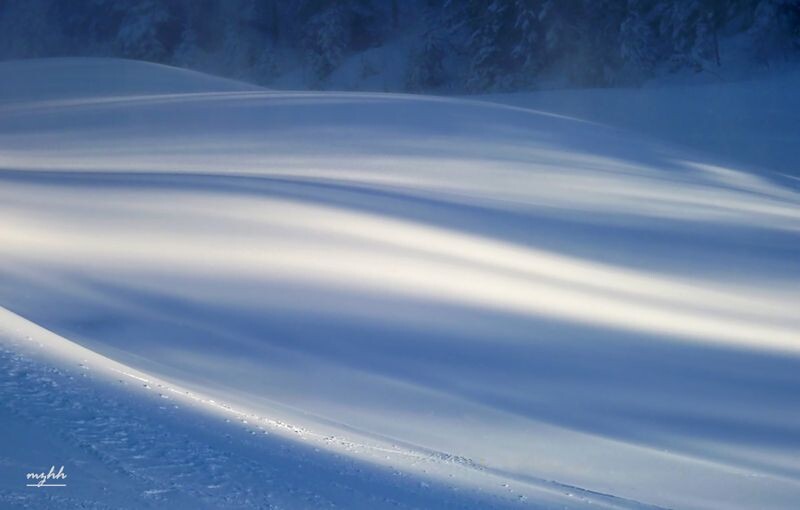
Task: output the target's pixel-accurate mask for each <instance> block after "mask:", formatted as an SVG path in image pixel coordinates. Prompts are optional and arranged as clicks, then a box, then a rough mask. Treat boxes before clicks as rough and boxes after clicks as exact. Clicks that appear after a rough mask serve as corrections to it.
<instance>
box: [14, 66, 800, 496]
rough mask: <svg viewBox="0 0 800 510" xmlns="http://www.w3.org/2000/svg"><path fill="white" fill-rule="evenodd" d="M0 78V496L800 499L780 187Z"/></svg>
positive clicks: (445, 121) (175, 82)
mask: <svg viewBox="0 0 800 510" xmlns="http://www.w3.org/2000/svg"><path fill="white" fill-rule="evenodd" d="M0 81H2V82H3V83H2V85H0V92H1V94H0V305H1V306H2V307H3V309H2V310H0V354H1V355H0V368H2V371H1V372H0V388H2V393H0V396H2V398H0V427H3V428H2V430H0V434H1V435H0V438H2V439H0V474H1V475H2V479H0V507H3V508H5V507H8V506H11V507H12V508H13V507H23V508H28V507H29V508H42V507H44V508H47V507H53V508H84V507H89V508H120V507H122V508H124V507H129V508H141V507H149V506H152V507H154V508H163V507H165V505H167V506H168V507H170V508H183V507H185V508H203V507H208V508H251V507H253V508H318V507H322V508H325V507H333V506H336V507H340V508H381V507H398V506H399V507H401V508H650V507H659V508H686V509H711V508H727V509H736V508H742V509H744V508H763V509H768V508H786V509H789V508H796V506H797V502H798V501H800V376H798V374H800V313H798V309H799V308H800V285H798V283H799V282H800V242H798V241H800V193H798V191H797V183H796V180H795V179H793V178H792V177H790V176H785V175H781V174H780V173H776V172H771V171H770V172H767V171H766V170H765V171H764V172H758V171H747V172H745V171H742V170H741V169H740V168H738V167H737V166H736V165H735V164H733V163H731V158H730V157H726V158H722V157H716V156H713V155H710V154H713V151H712V152H711V153H709V154H708V155H707V154H705V153H704V152H703V151H701V150H698V149H697V148H693V149H682V148H680V146H679V145H671V144H670V143H668V142H665V141H663V140H661V139H659V137H658V136H655V135H654V134H653V132H651V133H650V134H649V135H647V136H645V135H640V134H638V133H634V132H630V131H625V130H623V129H621V128H619V127H615V126H611V125H607V124H602V123H598V122H597V121H596V119H595V120H594V121H587V120H582V119H581V118H580V116H579V115H578V114H577V113H575V114H574V115H576V116H575V117H573V116H566V115H561V114H553V113H542V112H539V111H535V110H531V109H528V108H524V107H519V106H513V105H501V104H496V103H489V102H480V101H473V100H466V99H449V98H434V97H423V96H406V95H392V94H362V93H314V92H303V93H301V92H275V91H265V90H261V89H255V88H253V87H249V86H246V85H243V84H238V83H235V82H230V81H225V80H218V79H215V78H210V77H206V76H203V75H198V74H196V73H189V72H185V71H180V70H176V69H172V68H168V67H164V66H156V65H148V64H142V63H136V62H125V61H114V60H92V59H65V60H43V61H28V62H7V63H3V64H0ZM756 86H757V84H754V87H756ZM726 87H727V86H724V85H720V86H719V88H720V90H724V91H726V93H732V92H730V91H731V90H732V89H728V88H726ZM795 90H796V87H795ZM753 93H755V92H753V91H752V90H750V89H748V94H753ZM576 94H577V92H576ZM675 100H676V104H678V103H679V100H680V98H676V99H675ZM631 108H635V105H631ZM697 115H698V116H699V117H702V112H698V113H697ZM686 122H692V119H686ZM778 125H780V123H778ZM747 126H748V125H747V123H746V122H744V121H743V123H742V124H737V130H738V131H744V130H745V129H747ZM751 128H752V129H753V134H754V136H756V135H757V136H758V137H759V139H763V140H765V142H764V143H767V141H769V140H770V135H771V136H774V137H776V138H780V137H781V136H782V134H781V132H779V131H777V132H772V133H770V132H769V129H770V126H769V125H766V126H765V125H764V124H763V123H757V124H754V125H752V126H751ZM676 129H680V127H678V126H677V125H676ZM662 138H669V137H662ZM776 147H783V148H784V149H786V147H787V145H786V144H785V143H783V142H781V143H779V144H776ZM786 150H787V153H785V154H783V155H781V161H782V162H787V161H788V162H792V161H794V163H792V164H797V162H798V161H797V160H798V159H800V158H798V154H797V153H796V152H794V153H793V152H792V151H789V150H788V149H786ZM751 163H752V162H747V165H746V167H747V168H749V169H752V168H754V166H753V165H752V164H751ZM756 170H757V168H756ZM226 420H227V421H226ZM51 464H57V465H61V464H64V465H65V469H66V470H67V472H68V473H71V477H70V482H71V483H70V484H68V486H67V487H64V488H60V489H59V488H50V489H41V488H40V489H30V488H26V487H25V483H26V482H25V479H24V476H25V473H27V472H30V471H34V470H41V469H45V468H47V467H49V466H50V465H51ZM70 470H71V471H70ZM32 491H33V492H32ZM56 491H60V492H56ZM81 505H84V506H81Z"/></svg>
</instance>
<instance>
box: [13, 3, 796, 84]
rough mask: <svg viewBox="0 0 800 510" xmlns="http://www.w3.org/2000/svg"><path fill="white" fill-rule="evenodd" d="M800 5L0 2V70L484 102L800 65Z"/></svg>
mask: <svg viewBox="0 0 800 510" xmlns="http://www.w3.org/2000/svg"><path fill="white" fill-rule="evenodd" d="M798 53H800V0H757V1H754V0H728V1H721V0H677V1H663V0H460V1H459V0H406V1H403V0H297V1H278V0H0V58H3V59H11V58H28V57H50V56H113V57H124V58H132V59H143V60H149V61H154V62H160V63H166V64H171V65H178V66H183V67H189V68H194V69H199V70H202V71H208V72H212V73H216V74H221V75H226V76H231V77H236V78H243V79H248V80H251V81H255V82H258V83H262V84H283V85H287V86H293V87H308V88H317V87H321V88H336V87H339V88H352V87H361V86H364V87H366V88H383V89H387V90H411V91H458V92H484V91H505V90H523V89H531V88H537V87H541V86H551V87H552V86H557V87H562V86H595V87H596V86H616V85H630V84H637V83H641V82H643V81H645V80H648V79H650V78H653V77H659V76H665V75H671V74H703V75H707V76H709V77H715V76H722V75H723V74H724V73H725V72H728V70H730V69H751V68H758V67H760V68H767V67H769V66H776V65H782V63H786V62H792V61H794V60H796V59H797V58H798Z"/></svg>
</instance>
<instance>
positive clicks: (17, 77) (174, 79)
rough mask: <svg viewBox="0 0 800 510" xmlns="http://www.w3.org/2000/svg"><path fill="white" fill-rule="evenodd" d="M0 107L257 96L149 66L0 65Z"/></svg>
mask: <svg viewBox="0 0 800 510" xmlns="http://www.w3.org/2000/svg"><path fill="white" fill-rule="evenodd" d="M0 76H2V77H3V79H2V80H0V101H2V102H4V103H9V102H20V101H42V100H55V99H79V98H92V97H94V98H96V97H109V96H121V95H143V94H185V93H192V92H230V91H244V90H259V89H260V88H259V87H256V86H255V85H248V84H245V83H241V82H237V81H234V80H228V79H225V78H218V77H215V76H209V75H207V74H202V73H198V72H195V71H190V70H188V69H180V68H177V67H170V66H166V65H162V64H154V63H151V62H140V61H136V60H120V59H111V58H54V59H34V60H12V61H7V62H0Z"/></svg>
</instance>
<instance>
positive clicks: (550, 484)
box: [112, 369, 671, 510]
mask: <svg viewBox="0 0 800 510" xmlns="http://www.w3.org/2000/svg"><path fill="white" fill-rule="evenodd" d="M112 370H114V372H117V373H119V374H121V375H124V376H127V377H130V378H132V379H134V380H137V381H139V382H142V383H144V385H145V387H146V389H151V388H152V387H151V386H149V385H150V381H149V380H148V379H146V378H143V377H139V376H137V375H135V374H132V373H130V372H126V371H124V370H118V369H112ZM156 386H157V387H158V388H159V389H162V390H164V391H168V392H171V393H174V394H176V395H179V396H180V397H182V398H186V399H190V400H192V401H194V402H195V403H197V404H200V405H203V406H209V407H212V408H216V409H217V410H219V411H222V412H223V413H229V414H231V415H233V416H235V417H236V418H238V419H239V421H240V422H241V424H243V425H246V426H249V425H253V424H255V428H256V429H258V430H259V431H261V432H264V433H267V430H266V428H265V426H266V427H270V428H271V429H273V430H276V431H282V432H284V433H289V434H294V435H296V436H299V437H300V438H301V439H309V440H312V441H321V442H323V443H325V444H326V445H328V447H329V448H332V447H339V448H341V449H344V450H349V451H353V450H369V451H372V452H379V453H390V454H395V455H403V456H406V457H409V458H413V459H416V460H417V461H422V462H436V463H450V464H457V465H459V466H460V467H463V468H466V469H472V470H476V471H483V472H486V473H491V474H494V475H497V476H499V477H502V478H507V479H512V480H514V481H516V482H519V483H524V484H527V485H531V486H534V487H536V488H540V489H551V490H552V489H555V490H558V491H560V492H563V493H564V494H566V495H568V496H570V497H575V495H576V493H577V494H578V495H579V496H583V497H584V498H587V499H594V498H600V499H602V500H607V501H609V502H618V503H622V504H625V505H634V506H635V507H636V508H640V509H642V510H645V509H649V510H671V509H670V508H668V507H662V506H658V505H653V504H649V503H644V502H641V501H637V500H635V499H629V498H624V497H620V496H616V495H614V494H608V493H605V492H600V491H595V490H592V489H586V488H584V487H580V486H577V485H572V484H568V483H563V482H559V481H557V480H548V479H545V478H539V477H533V476H526V475H520V474H516V473H510V472H507V471H504V470H501V469H496V468H492V467H491V466H487V465H485V464H482V463H479V462H477V461H475V460H473V459H471V458H469V457H465V456H462V455H456V454H452V453H447V452H442V451H438V450H434V449H430V448H425V447H421V446H416V445H413V449H412V448H403V447H400V446H398V445H397V444H393V446H392V448H385V447H380V446H377V445H369V444H366V443H360V442H357V441H353V440H350V439H347V438H345V437H341V436H334V435H326V434H320V433H318V432H314V431H312V430H309V429H307V428H305V427H301V426H297V425H293V424H291V423H287V422H284V421H281V420H278V419H273V418H269V417H267V416H260V415H258V414H255V413H251V412H247V411H242V410H239V409H236V408H234V407H233V406H231V405H230V404H227V403H224V402H217V401H216V400H214V399H211V398H204V397H203V396H202V395H200V394H197V393H193V392H191V391H189V390H185V389H181V388H179V387H175V386H170V385H169V384H166V383H163V384H162V383H156ZM248 420H249V421H248ZM387 439H388V438H387Z"/></svg>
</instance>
